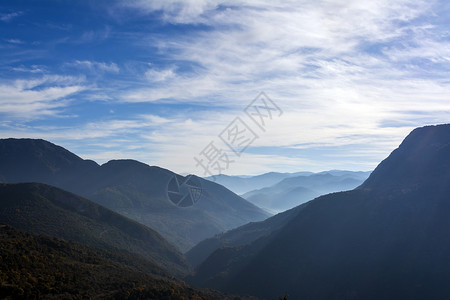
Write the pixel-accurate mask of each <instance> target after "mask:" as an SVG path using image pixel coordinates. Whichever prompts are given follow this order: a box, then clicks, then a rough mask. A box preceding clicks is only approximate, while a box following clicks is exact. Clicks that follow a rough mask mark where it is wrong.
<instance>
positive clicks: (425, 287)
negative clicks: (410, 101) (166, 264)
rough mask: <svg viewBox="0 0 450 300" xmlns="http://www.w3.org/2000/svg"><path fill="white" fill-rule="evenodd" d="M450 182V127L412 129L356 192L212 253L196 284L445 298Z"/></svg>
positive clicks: (303, 294)
mask: <svg viewBox="0 0 450 300" xmlns="http://www.w3.org/2000/svg"><path fill="white" fill-rule="evenodd" d="M449 183H450V125H440V126H429V127H423V128H419V129H416V130H414V131H413V132H412V133H411V134H410V135H409V136H408V137H407V138H406V139H405V141H404V142H403V143H402V144H401V145H400V147H399V148H398V149H396V150H395V151H394V152H393V153H392V154H391V155H390V156H389V157H388V158H387V159H385V160H384V161H383V162H382V163H381V164H380V165H379V166H378V167H377V168H376V169H375V170H374V172H373V173H372V174H371V176H370V177H369V178H368V179H367V180H366V182H365V183H364V184H363V185H362V186H361V187H360V188H358V189H355V190H353V191H348V192H340V193H334V194H329V195H326V196H322V197H319V198H317V199H315V200H313V201H310V202H308V203H306V204H304V206H303V208H302V209H300V210H299V211H298V212H297V214H296V215H295V216H294V217H293V218H291V220H290V221H289V222H287V223H286V224H285V225H283V226H282V227H281V228H280V229H278V230H275V231H272V232H271V233H270V234H269V235H267V236H263V237H261V238H259V239H257V240H255V241H254V242H252V243H250V244H248V245H245V246H240V247H226V248H221V249H219V250H216V251H215V252H214V253H213V254H212V255H210V256H209V257H208V258H207V259H206V261H204V262H203V263H202V264H201V265H200V266H199V267H198V272H197V275H196V277H195V278H193V279H192V282H193V283H195V284H197V285H199V286H208V287H216V288H219V289H221V290H224V291H233V292H239V293H249V294H254V295H260V296H261V297H265V298H267V299H274V298H275V297H277V295H280V294H283V293H284V292H286V293H287V294H289V298H292V299H446V298H448V295H450V287H449V285H448V284H447V281H448V278H450V260H449V259H448V258H449V257H450V234H449V231H448V228H450V201H449V197H450V184H449Z"/></svg>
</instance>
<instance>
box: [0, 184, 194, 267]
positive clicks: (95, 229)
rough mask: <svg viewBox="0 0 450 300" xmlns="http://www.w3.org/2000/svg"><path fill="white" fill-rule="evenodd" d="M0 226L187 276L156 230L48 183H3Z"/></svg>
mask: <svg viewBox="0 0 450 300" xmlns="http://www.w3.org/2000/svg"><path fill="white" fill-rule="evenodd" d="M0 222H4V223H6V224H10V225H12V226H14V227H16V228H18V229H20V230H24V231H29V232H33V233H37V234H46V235H49V236H52V237H56V238H61V239H65V240H69V241H75V242H79V243H83V244H89V245H93V246H96V247H101V248H104V249H110V250H115V249H120V250H125V251H128V252H130V253H136V254H138V255H140V256H143V257H145V258H147V259H151V260H152V261H154V262H155V263H157V264H158V265H159V266H160V267H162V268H165V269H166V270H168V271H170V272H171V273H173V274H175V275H179V276H182V275H184V274H186V273H188V272H189V267H188V265H187V263H186V262H185V260H184V258H183V257H182V255H181V254H180V253H179V252H178V251H177V250H176V249H175V248H174V247H173V246H171V245H170V244H169V243H168V242H167V241H166V240H164V238H163V237H162V236H161V235H159V234H158V233H157V232H155V231H154V230H152V229H150V228H148V227H145V226H144V225H142V224H139V223H137V222H135V221H132V220H130V219H127V218H125V217H123V216H121V215H119V214H117V213H115V212H113V211H110V210H109V209H106V208H104V207H102V206H100V205H98V204H96V203H93V202H91V201H89V200H87V199H83V198H81V197H79V196H77V195H74V194H72V193H69V192H66V191H63V190H60V189H58V188H55V187H52V186H48V185H45V184H39V183H20V184H0Z"/></svg>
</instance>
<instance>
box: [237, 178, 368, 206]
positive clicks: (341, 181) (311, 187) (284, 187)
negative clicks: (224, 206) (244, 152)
mask: <svg viewBox="0 0 450 300" xmlns="http://www.w3.org/2000/svg"><path fill="white" fill-rule="evenodd" d="M369 174H370V172H351V171H329V172H321V173H317V174H312V175H300V176H293V177H289V178H286V179H283V180H282V181H280V182H279V183H277V184H275V185H273V186H270V187H266V188H263V189H260V190H255V191H251V192H248V193H245V194H244V195H242V197H243V198H245V199H247V200H248V201H250V202H251V203H253V204H255V205H257V206H259V207H261V208H264V209H266V210H268V211H273V212H281V211H285V210H288V209H290V208H293V207H295V206H297V205H300V204H302V203H304V202H306V201H309V200H312V199H314V198H316V197H318V196H320V195H325V194H329V193H332V192H340V191H347V190H351V189H354V188H356V187H357V186H359V185H361V184H362V183H363V182H364V180H365V179H367V177H368V176H369Z"/></svg>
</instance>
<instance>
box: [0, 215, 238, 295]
mask: <svg viewBox="0 0 450 300" xmlns="http://www.w3.org/2000/svg"><path fill="white" fill-rule="evenodd" d="M0 257H1V259H0V297H1V298H2V299H173V300H178V299H240V298H238V297H231V296H225V295H222V294H220V293H218V292H215V291H210V290H202V291H199V290H195V289H193V288H191V287H189V286H187V285H186V284H185V283H184V282H182V281H179V280H177V279H174V278H172V277H170V276H169V275H168V274H166V273H165V272H164V271H162V270H161V269H159V268H158V267H157V266H156V265H154V264H153V263H152V262H150V261H148V260H145V259H143V258H141V257H139V256H136V255H131V254H129V253H125V252H119V251H115V250H105V249H101V248H97V247H93V246H88V245H83V244H79V243H74V242H67V241H63V240H59V239H56V238H51V237H48V236H43V235H39V236H38V235H35V234H30V233H25V232H22V231H19V230H17V229H15V228H13V227H11V226H9V225H3V224H0Z"/></svg>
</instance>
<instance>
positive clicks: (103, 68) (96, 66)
mask: <svg viewBox="0 0 450 300" xmlns="http://www.w3.org/2000/svg"><path fill="white" fill-rule="evenodd" d="M67 65H68V66H73V67H76V68H81V69H87V70H89V71H93V72H98V71H100V72H111V73H119V71H120V68H119V66H118V65H117V64H116V63H113V62H111V63H105V62H97V61H89V60H83V61H80V60H76V61H74V62H73V63H67Z"/></svg>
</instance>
